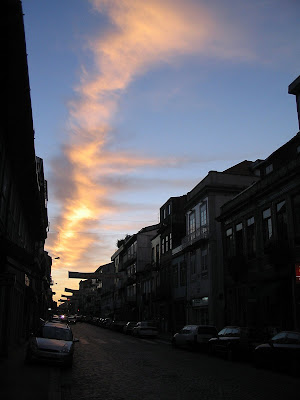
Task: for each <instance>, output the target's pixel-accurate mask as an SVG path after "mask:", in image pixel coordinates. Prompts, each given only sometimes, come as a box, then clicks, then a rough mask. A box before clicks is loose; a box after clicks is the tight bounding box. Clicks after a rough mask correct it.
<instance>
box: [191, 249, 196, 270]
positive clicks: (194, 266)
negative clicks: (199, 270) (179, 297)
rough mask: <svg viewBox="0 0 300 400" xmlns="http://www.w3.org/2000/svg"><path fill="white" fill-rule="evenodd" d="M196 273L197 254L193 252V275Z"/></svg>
mask: <svg viewBox="0 0 300 400" xmlns="http://www.w3.org/2000/svg"><path fill="white" fill-rule="evenodd" d="M195 273H196V253H195V252H194V251H193V252H192V253H191V275H194V274H195Z"/></svg>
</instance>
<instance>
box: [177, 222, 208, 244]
mask: <svg viewBox="0 0 300 400" xmlns="http://www.w3.org/2000/svg"><path fill="white" fill-rule="evenodd" d="M203 239H208V227H207V226H201V227H200V228H198V229H196V230H195V231H194V232H192V233H189V234H188V235H187V236H185V237H184V238H183V239H182V247H183V248H185V247H187V246H190V245H192V244H194V243H195V242H197V241H198V240H203Z"/></svg>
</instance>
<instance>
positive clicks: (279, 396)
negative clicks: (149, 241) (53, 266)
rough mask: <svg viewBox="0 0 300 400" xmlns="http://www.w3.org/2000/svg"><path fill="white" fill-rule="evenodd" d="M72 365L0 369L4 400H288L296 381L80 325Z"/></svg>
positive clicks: (0, 394) (159, 342)
mask: <svg viewBox="0 0 300 400" xmlns="http://www.w3.org/2000/svg"><path fill="white" fill-rule="evenodd" d="M72 330H73V333H74V336H75V337H76V338H78V339H79V340H80V341H79V342H78V343H75V354H74V364H73V367H72V368H60V367H58V366H53V365H46V364H45V365H40V364H32V365H27V364H24V357H23V354H20V357H19V360H18V362H16V361H14V365H12V364H11V363H10V364H9V363H8V364H7V365H6V369H5V370H4V371H3V367H4V364H2V369H1V386H0V397H1V399H5V400H27V399H28V400H40V399H41V398H43V399H48V400H74V399H76V400H96V399H97V400H191V399H194V400H198V399H199V400H266V399H272V400H293V399H299V398H300V395H299V383H300V379H299V378H294V377H291V376H288V375H286V374H284V373H279V372H273V371H268V370H258V369H256V368H254V367H253V366H252V365H251V364H250V363H246V362H245V363H244V362H230V361H226V360H223V359H221V358H218V357H212V356H209V355H208V354H203V353H201V352H192V351H188V350H183V349H173V348H172V346H171V344H170V343H168V342H166V341H163V340H161V339H140V338H135V337H132V336H126V335H124V334H122V333H118V332H114V331H111V330H107V329H103V328H101V327H97V326H93V325H89V324H86V323H77V324H76V325H72Z"/></svg>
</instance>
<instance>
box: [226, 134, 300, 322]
mask: <svg viewBox="0 0 300 400" xmlns="http://www.w3.org/2000/svg"><path fill="white" fill-rule="evenodd" d="M255 170H256V174H257V175H258V176H260V180H259V181H258V182H256V183H254V184H253V185H252V186H250V187H249V188H247V189H246V190H245V191H243V192H242V193H240V194H239V195H237V196H236V197H235V198H233V199H232V200H231V201H229V202H227V203H226V204H224V205H223V206H222V214H221V216H220V218H219V220H220V221H221V222H222V227H223V229H222V230H223V243H224V275H225V278H224V286H225V288H224V290H225V299H226V301H225V304H226V308H225V315H226V324H238V325H245V326H246V325H248V326H258V327H265V328H271V327H276V328H279V329H294V328H299V322H300V313H299V312H300V310H299V301H300V285H299V283H300V276H299V278H298V280H296V271H297V266H298V267H299V272H300V133H298V134H297V135H296V136H294V137H293V138H292V139H291V140H290V141H289V142H287V143H286V144H284V145H283V146H282V147H280V148H279V149H277V150H276V151H275V152H274V153H272V154H271V155H270V156H269V157H268V158H266V159H265V160H259V161H258V162H257V164H256V165H255Z"/></svg>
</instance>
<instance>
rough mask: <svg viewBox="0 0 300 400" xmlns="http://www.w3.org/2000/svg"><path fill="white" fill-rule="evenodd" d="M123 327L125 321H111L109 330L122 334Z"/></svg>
mask: <svg viewBox="0 0 300 400" xmlns="http://www.w3.org/2000/svg"><path fill="white" fill-rule="evenodd" d="M125 325H126V321H112V323H111V325H110V329H112V330H113V331H117V332H122V331H123V328H124V326H125Z"/></svg>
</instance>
